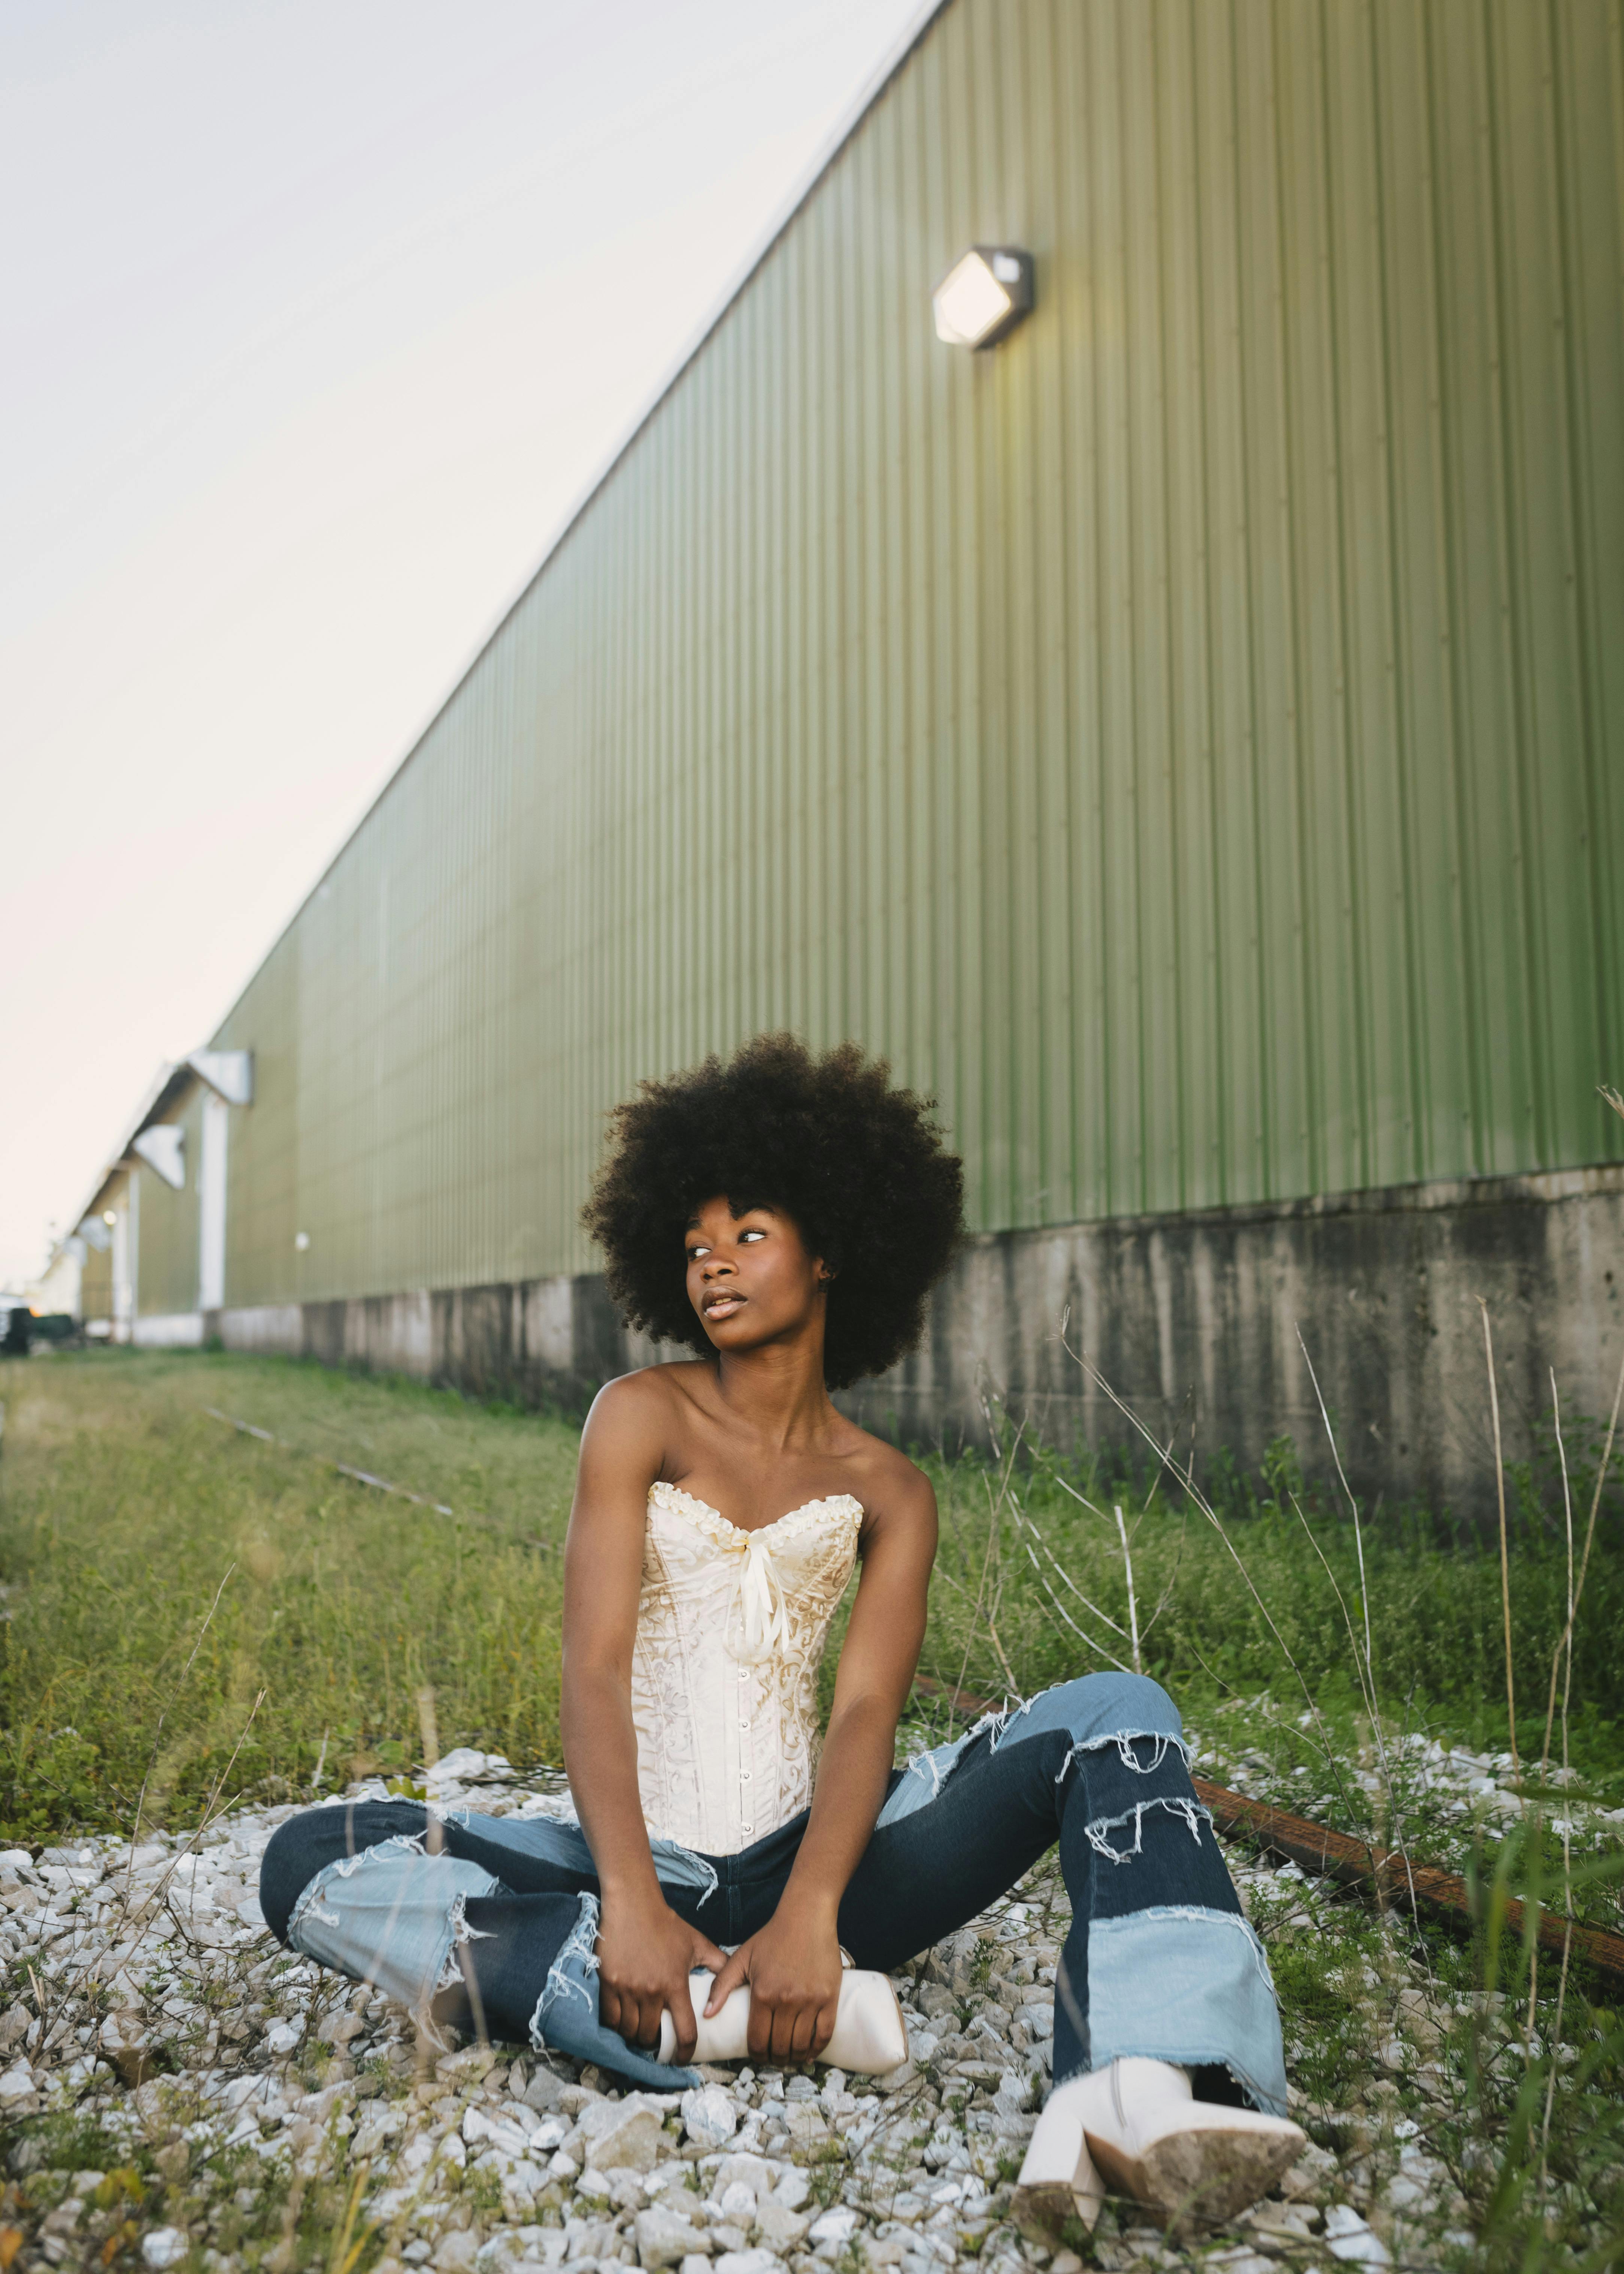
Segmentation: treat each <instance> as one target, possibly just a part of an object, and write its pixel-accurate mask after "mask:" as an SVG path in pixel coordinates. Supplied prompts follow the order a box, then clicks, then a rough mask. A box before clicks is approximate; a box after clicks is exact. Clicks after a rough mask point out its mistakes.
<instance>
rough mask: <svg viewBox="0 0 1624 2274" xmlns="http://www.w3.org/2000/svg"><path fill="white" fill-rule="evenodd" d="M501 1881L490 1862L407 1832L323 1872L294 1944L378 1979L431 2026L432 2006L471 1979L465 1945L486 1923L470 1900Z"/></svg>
mask: <svg viewBox="0 0 1624 2274" xmlns="http://www.w3.org/2000/svg"><path fill="white" fill-rule="evenodd" d="M500 1885H501V1882H500V1880H499V1879H495V1878H493V1877H492V1874H491V1873H490V1872H489V1871H485V1869H484V1867H483V1866H482V1865H480V1864H474V1863H470V1862H469V1861H468V1860H467V1859H466V1858H464V1857H462V1856H452V1855H449V1854H447V1852H446V1851H445V1850H444V1849H441V1850H440V1852H439V1853H437V1854H431V1853H430V1852H429V1849H428V1848H427V1846H426V1845H425V1841H424V1840H423V1838H422V1837H421V1836H420V1835H418V1836H413V1835H411V1834H405V1833H402V1834H397V1835H396V1836H395V1838H393V1839H390V1840H385V1841H380V1842H379V1843H378V1844H377V1845H376V1846H374V1847H371V1848H363V1849H358V1850H357V1853H356V1854H355V1855H353V1856H341V1857H340V1858H339V1860H338V1861H337V1862H336V1863H334V1864H327V1867H326V1869H325V1870H323V1871H318V1872H317V1874H316V1876H315V1878H314V1879H312V1881H311V1882H310V1885H309V1886H307V1887H306V1888H305V1892H304V1894H302V1895H301V1896H300V1897H299V1899H298V1901H297V1903H296V1904H295V1905H294V1907H293V1911H292V1914H291V1916H290V1917H289V1921H288V1943H289V1948H290V1949H293V1950H297V1951H298V1952H300V1953H301V1954H303V1955H304V1956H305V1957H306V1958H313V1959H314V1960H315V1961H316V1962H317V1963H318V1964H319V1965H321V1966H331V1967H335V1968H336V1969H337V1970H338V1971H339V1972H340V1973H342V1974H347V1975H349V1976H350V1977H351V1979H352V1980H354V1981H357V1982H367V1983H371V1984H374V1985H375V1986H376V1987H377V1988H378V1989H380V1990H381V1991H382V1992H384V1994H385V1996H386V1997H389V1998H394V1999H396V2000H398V2002H399V2003H400V2004H401V2005H402V2006H406V2007H410V2009H411V2011H412V2013H413V2014H415V2015H416V2016H417V2022H418V2023H419V2025H420V2026H421V2027H423V2028H425V2029H429V2030H430V2031H431V2033H432V2022H431V2021H430V2016H429V2007H430V2006H431V2004H432V2000H433V1999H434V1998H435V1996H436V1995H437V1994H438V1992H440V1991H441V1990H447V1989H449V1988H451V1987H452V1986H453V1985H454V1984H456V1983H458V1982H460V1981H462V1966H461V1963H460V1961H459V1958H458V1951H459V1949H460V1947H461V1946H463V1945H465V1944H467V1943H468V1942H470V1941H471V1940H473V1939H475V1938H476V1935H477V1930H476V1929H473V1928H470V1926H469V1924H468V1919H467V1910H468V1905H469V1903H470V1901H471V1900H472V1899H473V1898H474V1897H475V1896H478V1895H488V1894H493V1893H495V1892H496V1890H497V1889H498V1888H499V1887H500Z"/></svg>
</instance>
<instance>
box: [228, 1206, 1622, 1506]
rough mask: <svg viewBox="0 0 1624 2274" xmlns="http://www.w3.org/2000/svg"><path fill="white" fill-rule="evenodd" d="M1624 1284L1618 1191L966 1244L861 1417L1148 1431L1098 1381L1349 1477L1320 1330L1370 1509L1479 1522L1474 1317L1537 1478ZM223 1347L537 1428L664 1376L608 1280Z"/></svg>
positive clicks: (914, 1432) (1060, 1436) (1204, 1431)
mask: <svg viewBox="0 0 1624 2274" xmlns="http://www.w3.org/2000/svg"><path fill="white" fill-rule="evenodd" d="M1621 1279H1624V1169H1620V1168H1617V1167H1605V1168H1598V1169H1591V1170H1575V1171H1565V1172H1562V1173H1560V1174H1557V1175H1551V1176H1543V1177H1521V1178H1493V1179H1487V1178H1485V1179H1481V1180H1477V1181H1474V1182H1471V1183H1462V1184H1437V1185H1422V1186H1401V1187H1397V1188H1395V1189H1392V1190H1389V1191H1386V1192H1378V1193H1357V1194H1353V1195H1350V1196H1347V1197H1343V1198H1335V1199H1328V1200H1319V1201H1298V1202H1293V1203H1289V1204H1285V1205H1281V1206H1274V1207H1268V1208H1252V1209H1214V1210H1211V1211H1207V1212H1204V1213H1201V1214H1193V1215H1188V1216H1155V1217H1136V1218H1131V1219H1126V1220H1124V1221H1120V1222H1115V1223H1104V1224H1071V1225H1065V1226H1062V1227H1060V1228H1058V1229H1055V1230H1049V1231H1012V1232H1003V1233H997V1234H993V1235H989V1236H985V1237H982V1238H979V1239H974V1240H972V1241H971V1242H970V1243H969V1245H968V1246H967V1247H966V1251H965V1253H964V1254H963V1255H962V1256H961V1257H960V1259H959V1263H958V1265H957V1267H956V1268H955V1269H954V1271H953V1273H952V1274H951V1276H950V1277H949V1279H948V1280H947V1281H946V1282H944V1285H943V1286H942V1287H941V1289H940V1290H938V1292H937V1295H936V1299H935V1302H934V1304H933V1306H932V1311H931V1317H930V1323H929V1331H928V1333H927V1336H926V1338H925V1341H924V1343H923V1344H922V1345H921V1349H920V1350H919V1352H917V1353H916V1354H915V1355H914V1357H913V1358H911V1359H908V1360H907V1361H906V1363H905V1364H904V1365H903V1366H901V1367H898V1368H897V1369H896V1370H895V1371H894V1372H893V1373H892V1374H887V1375H884V1376H883V1377H881V1378H879V1379H878V1380H876V1381H873V1382H865V1383H862V1384H860V1385H859V1386H858V1388H857V1389H854V1390H853V1391H852V1392H851V1393H849V1394H848V1395H846V1396H843V1397H842V1399H841V1404H843V1405H844V1406H845V1407H846V1409H847V1410H848V1411H850V1412H853V1414H855V1415H856V1416H857V1417H858V1418H860V1419H862V1420H863V1421H864V1422H866V1423H867V1424H868V1426H869V1427H873V1428H876V1429H879V1430H881V1431H882V1432H883V1434H886V1435H888V1436H894V1437H898V1438H900V1439H901V1440H903V1441H904V1442H921V1441H923V1442H938V1441H939V1442H945V1443H946V1444H948V1445H949V1446H955V1445H958V1444H960V1443H963V1442H966V1440H974V1439H977V1438H981V1439H983V1440H984V1437H985V1420H984V1418H983V1400H984V1399H986V1398H987V1397H989V1396H991V1397H995V1398H996V1399H998V1400H1001V1401H1002V1402H1003V1403H1004V1404H1005V1406H1006V1407H1007V1408H1008V1410H1009V1411H1010V1412H1011V1413H1012V1414H1014V1415H1015V1416H1017V1417H1019V1418H1024V1419H1026V1421H1027V1423H1028V1425H1029V1427H1034V1428H1035V1429H1036V1430H1037V1431H1038V1432H1039V1433H1040V1434H1042V1435H1043V1436H1045V1437H1046V1438H1048V1439H1049V1440H1050V1441H1051V1442H1063V1443H1065V1442H1071V1439H1072V1438H1073V1437H1074V1436H1081V1437H1082V1438H1083V1439H1085V1440H1086V1441H1087V1442H1092V1443H1095V1444H1101V1445H1104V1444H1116V1443H1121V1442H1124V1441H1125V1440H1127V1439H1129V1438H1130V1437H1132V1434H1133V1432H1132V1425H1131V1423H1129V1422H1128V1421H1127V1420H1126V1419H1124V1416H1123V1414H1122V1413H1121V1412H1120V1411H1119V1410H1118V1409H1117V1407H1116V1405H1115V1404H1113V1402H1112V1400H1111V1398H1110V1397H1109V1395H1108V1394H1107V1392H1106V1390H1105V1389H1103V1388H1101V1386H1100V1383H1099V1382H1098V1381H1097V1380H1096V1379H1094V1374H1096V1373H1097V1374H1098V1375H1100V1376H1102V1377H1103V1378H1104V1380H1105V1381H1106V1382H1109V1384H1110V1386H1111V1388H1112V1389H1115V1390H1116V1393H1117V1394H1118V1396H1120V1397H1122V1398H1123V1399H1124V1400H1125V1401H1126V1403H1127V1404H1130V1405H1131V1406H1132V1410H1133V1412H1134V1413H1135V1414H1137V1416H1138V1417H1139V1419H1140V1420H1141V1421H1142V1422H1143V1423H1144V1425H1145V1427H1147V1429H1149V1430H1151V1431H1153V1432H1154V1433H1155V1434H1157V1435H1158V1437H1159V1438H1160V1439H1161V1440H1162V1442H1164V1443H1165V1442H1169V1440H1171V1441H1172V1442H1174V1443H1175V1444H1176V1446H1177V1449H1178V1450H1179V1452H1180V1455H1181V1457H1183V1456H1184V1454H1186V1453H1187V1452H1188V1450H1189V1449H1190V1448H1191V1445H1192V1443H1193V1446H1194V1449H1195V1454H1196V1458H1197V1462H1198V1465H1199V1464H1200V1463H1201V1462H1202V1461H1204V1460H1205V1459H1207V1458H1209V1457H1211V1456H1212V1455H1213V1454H1214V1453H1216V1452H1218V1451H1219V1450H1221V1449H1227V1450H1229V1452H1231V1453H1233V1454H1234V1455H1235V1457H1237V1459H1238V1460H1239V1461H1240V1462H1242V1463H1243V1464H1244V1465H1247V1466H1252V1467H1255V1466H1256V1465H1257V1463H1258V1461H1259V1459H1260V1457H1261V1456H1262V1454H1263V1452H1264V1450H1265V1449H1266V1448H1267V1445H1268V1443H1269V1442H1270V1441H1271V1440H1272V1439H1274V1438H1275V1437H1278V1436H1281V1435H1282V1434H1289V1435H1291V1436H1293V1437H1294V1438H1295V1439H1296V1440H1297V1445H1298V1448H1299V1450H1300V1452H1301V1453H1302V1456H1303V1459H1304V1465H1305V1467H1306V1468H1307V1469H1308V1470H1309V1472H1310V1473H1311V1474H1321V1475H1323V1474H1328V1473H1329V1472H1330V1461H1329V1455H1328V1449H1327V1442H1326V1436H1325V1430H1324V1425H1323V1423H1322V1421H1321V1419H1320V1416H1319V1407H1318V1404H1317V1402H1316V1400H1315V1396H1314V1390H1313V1385H1312V1380H1311V1377H1310V1374H1309V1368H1308V1365H1307V1363H1306V1361H1305V1359H1304V1350H1303V1348H1302V1346H1301V1345H1299V1343H1298V1339H1297V1337H1298V1333H1299V1330H1300V1333H1301V1337H1302V1343H1303V1344H1305V1345H1306V1349H1307V1353H1308V1357H1309V1358H1311V1359H1312V1362H1313V1367H1314V1369H1315V1371H1316V1372H1317V1373H1318V1375H1319V1383H1320V1387H1321V1389H1322V1390H1323V1392H1324V1396H1325V1399H1326V1403H1327V1406H1328V1407H1329V1409H1330V1412H1331V1413H1332V1415H1333V1417H1334V1419H1335V1424H1336V1428H1337V1434H1338V1439H1339V1442H1340V1444H1341V1447H1342V1457H1343V1461H1344V1463H1345V1465H1346V1467H1347V1470H1348V1473H1349V1475H1350V1479H1351V1480H1352V1482H1353V1484H1354V1487H1355V1489H1356V1490H1357V1492H1359V1493H1360V1494H1361V1495H1364V1496H1365V1497H1367V1498H1369V1499H1372V1500H1374V1499H1375V1498H1376V1496H1377V1495H1382V1496H1384V1497H1385V1498H1386V1499H1387V1500H1388V1501H1389V1502H1399V1501H1407V1500H1411V1499H1415V1500H1422V1501H1425V1502H1428V1503H1430V1504H1431V1505H1432V1506H1434V1507H1437V1506H1441V1505H1444V1504H1446V1503H1447V1504H1449V1505H1451V1506H1454V1507H1455V1508H1457V1509H1460V1510H1464V1511H1469V1512H1473V1513H1477V1514H1479V1515H1482V1514H1486V1513H1487V1512H1488V1511H1489V1510H1491V1509H1492V1505H1493V1500H1494V1478H1493V1462H1492V1451H1491V1444H1492V1439H1491V1435H1490V1423H1489V1402H1488V1383H1487V1374H1486V1370H1485V1360H1484V1345H1483V1314H1482V1312H1481V1310H1480V1309H1479V1306H1478V1298H1479V1297H1481V1298H1482V1299H1483V1300H1484V1301H1485V1302H1486V1303H1487V1305H1488V1306H1489V1312H1490V1315H1491V1319H1492V1324H1493V1331H1494V1343H1495V1355H1496V1361H1497V1367H1498V1372H1499V1380H1500V1408H1501V1421H1502V1428H1503V1432H1504V1439H1505V1445H1506V1450H1507V1457H1511V1458H1515V1457H1519V1456H1521V1455H1522V1454H1524V1453H1526V1452H1527V1451H1528V1450H1529V1449H1530V1445H1531V1443H1532V1432H1533V1427H1534V1423H1535V1421H1536V1419H1537V1418H1538V1415H1539V1414H1540V1413H1541V1412H1546V1411H1548V1410H1549V1405H1550V1395H1551V1393H1550V1381H1549V1372H1548V1369H1550V1368H1551V1367H1554V1368H1555V1370H1556V1376H1557V1381H1558V1383H1559V1386H1560V1390H1561V1395H1562V1400H1563V1407H1564V1411H1565V1412H1566V1413H1568V1414H1569V1415H1571V1416H1573V1417H1575V1419H1576V1418H1577V1417H1578V1416H1579V1415H1580V1414H1583V1413H1589V1414H1597V1413H1603V1412H1605V1411H1606V1409H1607V1408H1608V1406H1609V1405H1610V1404H1611V1402H1612V1397H1613V1384H1614V1381H1615V1379H1616V1374H1617V1369H1618V1366H1619V1361H1620V1352H1621V1351H1624V1300H1621V1292H1620V1282H1621ZM1063 1320H1064V1321H1065V1330H1064V1342H1063V1340H1062V1321H1063ZM211 1323H212V1319H211ZM218 1330H219V1332H220V1334H221V1336H222V1340H223V1341H224V1342H225V1344H226V1345H227V1347H228V1348H231V1349H239V1350H259V1351H265V1350H280V1351H285V1352H289V1353H292V1354H297V1355H303V1356H308V1357H313V1358H318V1359H322V1360H323V1361H324V1362H326V1363H327V1364H329V1365H346V1364H347V1365H355V1366H361V1367H369V1368H378V1369H388V1368H395V1369H398V1370H400V1371H402V1372H404V1373H408V1374H417V1375H420V1376H422V1377H424V1378H425V1379H427V1380H432V1381H440V1382H448V1383H453V1384H455V1385H456V1386H458V1387H460V1388H462V1389H466V1390H468V1391H470V1392H471V1393H473V1394H475V1395H479V1396H493V1395H500V1396H507V1397H515V1398H516V1399H517V1400H519V1401H520V1402H522V1403H526V1404H538V1403H540V1402H542V1401H544V1400H549V1399H551V1400H562V1401H563V1402H565V1403H568V1404H578V1403H581V1402H583V1401H584V1400H585V1399H586V1398H588V1397H590V1395H591V1394H592V1392H593V1391H594V1390H595V1389H597V1388H598V1386H599V1384H600V1383H602V1382H605V1380H607V1379H609V1378H610V1377H611V1376H613V1375H614V1374H620V1373H624V1372H625V1371H626V1370H627V1369H628V1367H634V1366H639V1365H645V1364H647V1363H648V1362H649V1361H650V1359H652V1358H655V1357H658V1356H659V1355H662V1353H661V1352H658V1351H657V1350H656V1349H655V1348H654V1347H653V1346H652V1345H650V1344H646V1343H644V1342H643V1340H642V1339H641V1338H640V1337H635V1336H630V1335H628V1334H627V1333H626V1331H625V1330H624V1329H623V1328H622V1327H621V1326H620V1321H618V1319H617V1318H616V1317H615V1315H614V1313H613V1309H612V1307H611V1306H610V1304H609V1301H608V1298H607V1296H606V1295H605V1291H604V1287H603V1283H602V1281H601V1280H600V1279H598V1277H596V1276H591V1275H583V1276H576V1277H560V1278H553V1279H542V1280H532V1281H527V1282H523V1283H518V1284H508V1285H501V1286H493V1287H465V1288H455V1289H447V1290H442V1291H419V1292H415V1293H410V1294H402V1295H395V1296H389V1297H378V1298H372V1299H357V1300H354V1301H350V1302H334V1303H312V1304H305V1305H303V1306H299V1305H291V1304H289V1305H285V1306H277V1307H275V1308H274V1309H262V1310H255V1311H235V1312H234V1311H225V1312H222V1313H221V1314H218ZM1068 1345H1069V1347H1068ZM1091 1369H1092V1370H1093V1371H1092V1372H1091Z"/></svg>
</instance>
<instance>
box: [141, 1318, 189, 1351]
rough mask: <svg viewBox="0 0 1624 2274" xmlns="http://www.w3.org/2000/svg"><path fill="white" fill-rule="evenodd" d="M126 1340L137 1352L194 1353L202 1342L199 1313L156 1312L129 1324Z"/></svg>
mask: <svg viewBox="0 0 1624 2274" xmlns="http://www.w3.org/2000/svg"><path fill="white" fill-rule="evenodd" d="M130 1340H131V1341H132V1343H134V1344H136V1345H137V1347H138V1348H139V1349H141V1350H196V1349H197V1348H198V1347H199V1344H201V1342H202V1340H203V1314H202V1312H201V1311H160V1312H156V1313H154V1314H152V1315H150V1316H147V1317H137V1318H135V1319H134V1320H132V1322H131V1328H130Z"/></svg>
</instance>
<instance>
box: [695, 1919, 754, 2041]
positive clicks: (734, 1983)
mask: <svg viewBox="0 0 1624 2274" xmlns="http://www.w3.org/2000/svg"><path fill="white" fill-rule="evenodd" d="M712 1947H713V1948H714V1947H715V1946H714V1945H712ZM716 1958H717V1965H716V1979H715V1981H714V1982H713V1983H712V1984H711V1995H710V1996H709V1997H708V1998H707V1999H706V2000H705V2019H706V2020H707V2021H709V2020H710V2018H711V2015H712V2014H719V2013H720V2012H721V2010H722V2007H724V2006H725V2005H726V2002H727V2000H728V1999H729V1998H731V1997H732V1995H733V1992H734V1991H735V1990H736V1989H737V1988H738V1987H739V1984H741V1982H748V1980H749V1978H750V1946H749V1944H748V1942H741V1944H740V1945H739V1947H738V1949H737V1950H735V1951H734V1953H733V1956H732V1957H731V1958H727V1957H724V1955H723V1954H722V1953H721V1952H720V1951H719V1950H718V1951H717V1953H716ZM705 1963H706V1964H707V1965H709V1964H710V1961H709V1960H708V1959H707V1960H706V1962H705ZM763 2050H764V2048H763Z"/></svg>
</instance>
